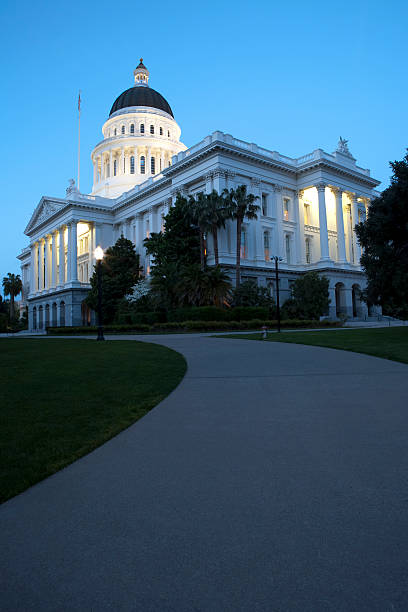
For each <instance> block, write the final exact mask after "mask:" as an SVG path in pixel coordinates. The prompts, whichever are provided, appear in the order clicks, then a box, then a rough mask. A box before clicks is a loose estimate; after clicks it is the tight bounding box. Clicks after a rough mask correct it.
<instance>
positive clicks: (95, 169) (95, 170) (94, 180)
mask: <svg viewBox="0 0 408 612" xmlns="http://www.w3.org/2000/svg"><path fill="white" fill-rule="evenodd" d="M97 166H98V160H97V159H95V160H93V182H94V185H95V184H96V178H97V174H98V172H97Z"/></svg>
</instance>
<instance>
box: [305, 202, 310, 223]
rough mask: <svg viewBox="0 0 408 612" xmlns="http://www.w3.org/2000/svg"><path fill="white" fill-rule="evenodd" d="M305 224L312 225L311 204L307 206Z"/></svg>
mask: <svg viewBox="0 0 408 612" xmlns="http://www.w3.org/2000/svg"><path fill="white" fill-rule="evenodd" d="M304 210H305V224H306V225H310V204H305V207H304Z"/></svg>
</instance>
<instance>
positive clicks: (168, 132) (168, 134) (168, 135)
mask: <svg viewBox="0 0 408 612" xmlns="http://www.w3.org/2000/svg"><path fill="white" fill-rule="evenodd" d="M167 138H170V131H169V130H167Z"/></svg>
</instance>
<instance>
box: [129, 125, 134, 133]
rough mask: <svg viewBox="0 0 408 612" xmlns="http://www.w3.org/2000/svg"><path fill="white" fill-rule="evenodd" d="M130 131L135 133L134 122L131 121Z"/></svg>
mask: <svg viewBox="0 0 408 612" xmlns="http://www.w3.org/2000/svg"><path fill="white" fill-rule="evenodd" d="M130 133H131V134H134V133H135V124H134V123H131V124H130Z"/></svg>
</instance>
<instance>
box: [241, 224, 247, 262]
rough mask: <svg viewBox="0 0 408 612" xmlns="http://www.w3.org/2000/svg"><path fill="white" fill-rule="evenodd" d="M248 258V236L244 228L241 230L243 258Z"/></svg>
mask: <svg viewBox="0 0 408 612" xmlns="http://www.w3.org/2000/svg"><path fill="white" fill-rule="evenodd" d="M246 258H247V236H246V231H245V230H244V229H242V230H241V259H246Z"/></svg>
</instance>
